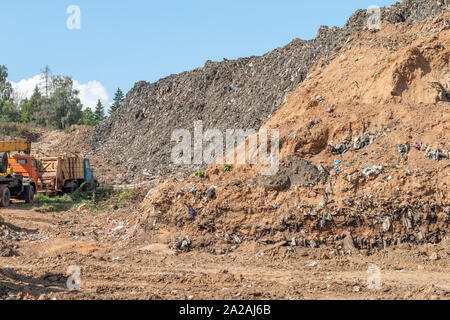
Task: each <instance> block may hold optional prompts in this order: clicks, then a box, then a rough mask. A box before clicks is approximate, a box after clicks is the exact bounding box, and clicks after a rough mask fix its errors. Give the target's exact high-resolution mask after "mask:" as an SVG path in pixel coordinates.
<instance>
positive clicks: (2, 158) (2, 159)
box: [0, 152, 8, 173]
mask: <svg viewBox="0 0 450 320" xmlns="http://www.w3.org/2000/svg"><path fill="white" fill-rule="evenodd" d="M7 170H8V154H7V153H6V152H0V173H6V171H7Z"/></svg>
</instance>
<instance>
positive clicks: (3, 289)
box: [0, 204, 450, 299]
mask: <svg viewBox="0 0 450 320" xmlns="http://www.w3.org/2000/svg"><path fill="white" fill-rule="evenodd" d="M2 216H3V217H4V218H5V222H6V223H7V226H8V230H9V229H10V228H12V227H14V228H19V229H20V230H21V231H20V232H22V233H26V234H35V236H36V240H27V239H25V237H24V239H23V240H21V241H15V240H14V241H11V240H6V239H5V238H6V237H4V236H3V235H2V236H0V239H1V243H2V244H4V243H6V244H7V245H8V246H11V247H15V249H14V250H15V251H17V253H18V256H12V257H0V265H1V269H0V296H1V297H2V298H6V299H449V297H450V295H449V291H450V272H449V271H450V265H449V257H448V255H449V251H448V248H449V246H448V240H447V242H446V243H441V244H439V245H420V246H410V245H409V244H402V245H399V246H396V247H392V248H389V249H387V250H379V251H377V252H375V253H373V254H372V255H367V253H365V252H355V253H353V254H347V255H340V254H339V253H338V252H337V251H336V250H334V249H333V248H327V247H322V248H320V249H317V248H316V249H310V248H300V247H290V246H288V247H279V246H278V247H277V246H275V247H274V246H271V245H267V244H263V243H259V242H252V243H246V244H243V245H242V246H241V247H239V248H237V249H236V250H234V251H231V252H229V253H227V254H220V255H218V254H212V253H208V252H201V251H196V250H194V251H190V252H180V251H178V250H175V249H172V248H170V247H169V243H170V242H171V239H172V237H173V236H172V235H170V234H168V233H167V234H166V237H165V240H164V239H162V238H160V239H153V241H155V242H152V243H148V244H144V243H141V244H139V242H135V241H132V239H133V238H134V237H133V234H134V231H133V230H134V226H135V224H134V220H136V219H138V217H139V211H138V210H136V211H135V210H134V209H133V208H129V209H126V210H120V211H116V212H113V213H105V212H102V213H92V212H82V211H81V212H60V213H48V214H41V213H38V212H36V211H34V210H23V209H22V207H21V205H20V204H19V205H16V206H14V207H12V208H10V209H8V210H2ZM120 225H124V228H123V229H121V230H118V231H112V229H114V228H116V227H117V226H120ZM5 230H6V229H5ZM36 232H40V233H39V234H36ZM158 240H159V241H158ZM261 252H264V254H263V255H262V254H261ZM314 262H316V263H317V265H316V264H315V263H314ZM71 265H76V266H79V267H80V269H81V281H82V282H81V289H79V290H69V289H67V287H66V282H67V278H68V277H69V276H70V274H68V273H67V269H68V267H69V266H71ZM371 265H376V266H378V267H379V268H380V270H381V287H380V289H369V288H368V280H370V279H371V278H370V276H371V274H370V273H367V270H368V268H369V267H370V266H371ZM369 283H372V282H371V281H369ZM375 283H376V282H375Z"/></svg>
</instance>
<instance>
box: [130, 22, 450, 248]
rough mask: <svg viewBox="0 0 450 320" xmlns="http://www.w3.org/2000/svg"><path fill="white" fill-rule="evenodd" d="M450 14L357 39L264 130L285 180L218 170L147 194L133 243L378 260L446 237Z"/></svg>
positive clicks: (316, 71) (317, 69) (247, 170)
mask: <svg viewBox="0 0 450 320" xmlns="http://www.w3.org/2000/svg"><path fill="white" fill-rule="evenodd" d="M449 22H450V14H448V13H447V14H445V15H440V16H436V17H431V18H429V19H427V20H426V21H424V22H422V23H418V24H415V25H413V26H410V25H406V24H390V23H387V22H385V23H383V26H382V29H381V30H380V31H378V32H371V31H361V32H359V33H356V34H354V35H353V36H351V37H350V38H349V40H348V41H347V44H346V45H345V46H344V47H343V48H342V49H341V50H340V51H339V52H337V53H335V54H333V55H331V56H330V57H328V58H323V59H320V60H319V61H318V62H317V63H316V64H315V65H314V67H313V68H312V69H311V70H310V72H309V74H308V76H307V78H306V80H305V81H304V82H303V83H302V84H300V85H299V86H298V88H297V89H296V90H295V91H294V92H293V93H292V94H291V95H290V96H289V97H288V99H287V103H286V104H284V105H283V106H282V107H281V108H280V109H279V110H278V111H277V112H276V113H274V115H273V116H272V117H271V118H270V119H269V120H268V121H267V122H266V124H264V126H263V127H262V128H263V129H268V130H273V129H277V130H278V131H279V141H278V145H279V148H280V158H281V160H280V170H279V171H278V172H277V173H276V174H275V175H271V176H263V175H261V174H260V169H261V166H260V165H241V166H239V165H235V164H228V165H223V164H216V165H213V166H211V167H209V168H208V169H207V170H205V171H204V172H202V174H197V175H194V174H192V175H191V176H190V177H189V178H187V179H175V178H173V179H166V180H165V181H162V182H161V183H160V184H159V185H158V186H157V187H156V188H154V189H153V190H151V192H149V194H148V196H147V200H146V201H145V202H144V203H143V204H142V210H143V212H144V214H143V216H142V218H141V219H140V221H139V223H138V228H137V229H136V234H135V237H134V241H167V242H169V243H170V244H171V245H172V246H173V247H175V248H177V249H179V250H191V249H198V250H209V251H211V252H215V253H218V254H220V253H225V252H228V251H230V250H236V249H237V248H239V247H240V246H242V244H244V243H246V242H252V241H257V242H263V243H274V244H280V245H283V246H288V247H295V246H304V247H312V248H315V247H320V246H325V245H327V246H334V247H335V248H336V249H337V250H338V251H339V250H340V251H341V252H344V253H345V252H351V251H354V250H366V251H373V250H379V249H382V248H386V247H389V246H395V245H399V244H402V243H413V244H424V243H439V242H440V241H442V240H443V239H444V238H445V237H446V236H447V235H448V231H449V219H450V202H449V184H450V159H449V149H450V142H449V141H448V138H449V136H450V128H449V123H450V119H449V118H450V99H449V96H448V90H449V89H450V65H449V59H450V50H449V48H450V23H449Z"/></svg>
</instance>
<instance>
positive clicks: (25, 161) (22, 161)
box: [17, 159, 27, 165]
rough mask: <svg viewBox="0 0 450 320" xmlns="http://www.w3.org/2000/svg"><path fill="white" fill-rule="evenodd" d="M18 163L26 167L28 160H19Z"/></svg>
mask: <svg viewBox="0 0 450 320" xmlns="http://www.w3.org/2000/svg"><path fill="white" fill-rule="evenodd" d="M17 163H18V164H20V165H26V164H27V160H26V159H18V160H17Z"/></svg>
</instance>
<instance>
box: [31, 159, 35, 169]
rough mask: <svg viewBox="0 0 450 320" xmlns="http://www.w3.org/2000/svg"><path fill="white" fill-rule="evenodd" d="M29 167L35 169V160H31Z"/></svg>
mask: <svg viewBox="0 0 450 320" xmlns="http://www.w3.org/2000/svg"><path fill="white" fill-rule="evenodd" d="M31 167H33V168H36V160H31Z"/></svg>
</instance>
